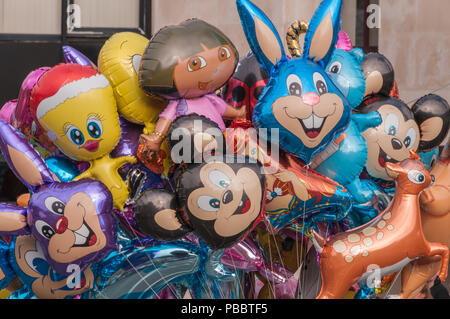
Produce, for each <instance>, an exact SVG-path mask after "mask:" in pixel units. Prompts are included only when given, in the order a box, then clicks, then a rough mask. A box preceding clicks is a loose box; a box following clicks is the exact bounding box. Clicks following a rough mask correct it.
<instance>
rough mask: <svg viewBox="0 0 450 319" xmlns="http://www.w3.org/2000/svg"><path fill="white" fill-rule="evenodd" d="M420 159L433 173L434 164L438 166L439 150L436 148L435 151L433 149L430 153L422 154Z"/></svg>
mask: <svg viewBox="0 0 450 319" xmlns="http://www.w3.org/2000/svg"><path fill="white" fill-rule="evenodd" d="M419 157H420V159H421V160H422V162H423V163H424V164H425V166H426V167H427V170H428V171H431V169H432V168H433V166H434V164H436V163H437V161H438V160H439V148H438V147H436V148H435V149H432V150H431V151H428V152H420V153H419Z"/></svg>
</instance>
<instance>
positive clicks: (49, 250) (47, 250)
mask: <svg viewBox="0 0 450 319" xmlns="http://www.w3.org/2000/svg"><path fill="white" fill-rule="evenodd" d="M0 149H1V151H2V153H3V157H4V158H5V160H6V161H7V163H8V165H9V167H10V168H11V170H12V171H13V172H14V173H15V174H16V175H17V177H18V178H19V179H20V180H21V181H22V183H23V184H24V185H25V186H27V188H28V189H29V190H30V192H31V194H32V195H31V199H30V201H29V203H28V207H26V208H22V207H18V206H14V205H10V204H0V236H18V235H25V234H30V233H31V234H33V235H34V236H35V237H36V239H37V240H38V241H39V242H40V244H41V246H42V248H43V250H44V255H45V257H46V258H47V260H48V262H49V264H50V265H51V266H52V268H53V269H54V270H55V271H56V272H58V273H60V274H65V275H68V274H71V273H73V271H74V268H73V265H77V266H78V267H79V268H80V271H83V270H84V269H86V268H87V267H88V266H89V265H90V264H92V263H95V262H97V261H100V260H101V259H103V258H105V257H106V256H107V255H108V254H109V253H110V252H112V251H114V250H116V236H117V235H116V227H117V225H116V221H115V219H114V216H113V214H112V213H111V210H112V206H113V204H112V195H111V193H110V192H109V190H108V189H107V188H106V186H104V185H103V184H102V183H101V182H99V181H94V180H91V179H82V180H80V181H77V182H67V183H60V182H59V181H58V180H57V177H56V176H55V175H54V174H52V173H51V171H50V170H49V169H48V167H47V166H46V164H45V162H44V160H43V159H42V158H41V157H40V156H39V154H38V153H37V152H36V151H35V150H34V149H33V147H32V146H31V144H29V143H28V142H27V141H25V140H24V139H23V138H22V137H21V136H19V135H18V133H16V130H15V129H14V128H13V127H12V126H11V125H9V124H7V123H5V122H4V121H3V120H0ZM69 266H71V267H69Z"/></svg>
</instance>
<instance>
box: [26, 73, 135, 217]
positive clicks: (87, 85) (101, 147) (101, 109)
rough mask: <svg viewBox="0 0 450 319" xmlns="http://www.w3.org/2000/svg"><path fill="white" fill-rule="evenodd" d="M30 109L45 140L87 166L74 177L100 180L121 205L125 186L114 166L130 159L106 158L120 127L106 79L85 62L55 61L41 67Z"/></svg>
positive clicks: (130, 160)
mask: <svg viewBox="0 0 450 319" xmlns="http://www.w3.org/2000/svg"><path fill="white" fill-rule="evenodd" d="M30 111H31V114H32V116H33V117H34V118H35V120H36V121H38V122H39V124H40V125H41V126H42V127H43V128H44V130H45V132H46V134H47V136H48V137H49V138H50V140H51V141H53V143H54V144H55V145H56V146H57V147H58V148H59V149H60V150H61V151H62V152H63V153H64V154H66V155H67V156H68V157H70V158H72V159H73V160H76V161H88V162H89V163H90V167H89V168H88V169H87V170H86V171H84V172H83V173H82V174H80V175H79V176H77V177H76V178H75V179H76V180H80V179H82V178H92V179H97V180H100V181H102V182H103V183H104V184H105V185H106V187H108V189H109V190H110V191H111V193H112V195H113V200H114V206H115V207H117V208H119V209H122V208H123V205H124V203H125V201H126V200H127V198H128V187H127V185H126V183H125V181H124V180H123V179H122V178H121V177H120V175H119V173H118V169H119V168H120V167H121V166H123V165H124V164H126V163H135V162H136V158H135V157H132V156H124V157H119V158H114V159H112V158H110V156H109V153H110V152H111V151H112V150H113V149H114V147H115V146H116V144H117V143H118V141H119V138H120V134H121V130H120V125H119V114H118V112H117V105H116V99H115V97H114V94H113V89H112V87H111V85H110V83H109V81H108V79H107V78H106V77H105V76H103V75H102V74H100V73H99V72H98V71H96V70H95V69H94V68H92V67H91V66H82V65H78V64H59V65H57V66H55V67H53V68H51V69H50V70H49V71H47V72H46V73H45V74H44V75H43V76H42V77H41V78H40V79H39V81H38V83H37V85H36V86H35V87H34V89H33V91H32V93H31V101H30Z"/></svg>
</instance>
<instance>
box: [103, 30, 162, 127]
mask: <svg viewBox="0 0 450 319" xmlns="http://www.w3.org/2000/svg"><path fill="white" fill-rule="evenodd" d="M148 42H149V40H148V39H147V38H146V37H144V36H142V35H140V34H138V33H133V32H119V33H116V34H114V35H113V36H111V37H110V38H109V39H108V40H107V41H106V42H105V44H104V45H103V47H102V49H101V50H100V54H99V56H98V67H99V70H100V72H101V73H102V74H103V75H105V76H106V78H107V79H108V80H109V82H110V83H111V85H112V87H113V90H114V95H115V97H116V100H117V106H118V109H119V113H120V114H121V115H122V116H123V117H125V119H127V120H128V121H130V122H133V123H136V124H141V125H145V126H146V128H145V129H144V133H145V134H147V135H148V134H150V133H151V132H152V131H151V130H150V126H151V124H152V123H155V122H156V121H157V120H158V117H159V114H160V113H161V111H162V110H163V109H164V108H165V107H166V106H167V103H168V101H166V100H165V99H163V98H161V97H157V96H150V95H147V94H146V93H145V92H144V91H143V90H142V89H141V88H140V87H139V82H138V71H139V67H140V63H141V57H142V54H143V53H144V51H145V49H146V47H147V45H148Z"/></svg>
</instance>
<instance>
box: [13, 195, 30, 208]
mask: <svg viewBox="0 0 450 319" xmlns="http://www.w3.org/2000/svg"><path fill="white" fill-rule="evenodd" d="M29 201H30V193H26V194H22V195H20V196H19V197H17V200H16V202H17V205H19V206H20V207H28V202H29Z"/></svg>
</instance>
